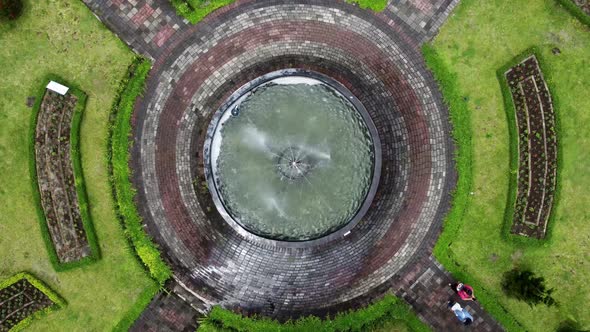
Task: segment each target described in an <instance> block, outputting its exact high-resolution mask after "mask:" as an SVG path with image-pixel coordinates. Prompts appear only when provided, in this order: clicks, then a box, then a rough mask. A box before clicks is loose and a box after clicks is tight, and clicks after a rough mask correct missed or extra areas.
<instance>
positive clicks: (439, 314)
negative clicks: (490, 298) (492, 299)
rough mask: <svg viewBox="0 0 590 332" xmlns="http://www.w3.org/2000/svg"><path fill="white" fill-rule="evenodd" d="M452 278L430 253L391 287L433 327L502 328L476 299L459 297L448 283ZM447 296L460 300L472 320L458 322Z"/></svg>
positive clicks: (465, 328)
mask: <svg viewBox="0 0 590 332" xmlns="http://www.w3.org/2000/svg"><path fill="white" fill-rule="evenodd" d="M455 282H456V280H454V279H453V278H452V277H451V275H450V274H449V273H448V272H447V271H446V270H445V269H444V268H443V267H442V265H440V264H439V263H438V262H437V261H436V260H435V259H434V258H433V257H423V258H422V259H421V260H420V263H419V264H416V265H415V266H413V267H412V268H411V269H410V270H409V271H407V273H406V274H405V275H404V276H403V277H402V279H401V280H400V281H399V283H397V284H396V287H395V288H394V289H396V290H395V294H396V295H397V296H399V297H401V298H403V299H405V300H406V301H407V302H408V303H409V304H410V305H411V306H412V307H413V308H414V310H415V312H416V314H417V315H418V317H420V319H422V320H423V321H426V322H428V324H429V325H430V326H432V328H433V330H434V331H469V330H473V331H503V329H502V327H501V326H500V325H499V324H498V323H497V322H496V321H494V319H493V318H492V317H491V316H490V315H488V314H487V313H486V312H485V311H484V310H483V309H482V308H481V306H480V305H479V304H478V303H477V302H465V301H461V299H460V298H459V296H458V295H456V294H455V292H454V291H453V290H452V289H451V288H450V287H449V286H448V285H449V284H450V283H451V284H452V283H455ZM475 291H476V292H477V290H475ZM476 296H477V294H476ZM449 299H452V300H453V301H456V302H459V303H460V304H461V306H462V307H464V308H466V309H467V310H468V311H469V313H471V315H472V316H473V318H474V322H473V324H471V325H470V326H463V325H461V324H460V323H459V321H458V320H457V318H456V317H455V315H454V314H453V313H452V312H451V311H450V310H449V309H448V308H447V302H448V301H449Z"/></svg>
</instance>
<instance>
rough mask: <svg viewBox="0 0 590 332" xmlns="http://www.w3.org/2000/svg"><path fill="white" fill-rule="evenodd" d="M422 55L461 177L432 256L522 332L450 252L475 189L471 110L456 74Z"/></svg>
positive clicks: (432, 54)
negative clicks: (442, 106) (444, 112)
mask: <svg viewBox="0 0 590 332" xmlns="http://www.w3.org/2000/svg"><path fill="white" fill-rule="evenodd" d="M422 54H423V55H424V59H425V61H426V65H427V66H428V67H429V68H430V70H431V72H432V73H433V75H434V78H435V79H436V81H437V82H438V83H439V87H440V89H441V92H442V95H443V99H444V101H445V103H446V104H447V106H448V108H449V115H450V118H451V122H452V124H453V131H452V135H453V139H454V141H455V146H456V150H455V163H456V169H457V173H458V179H457V187H456V188H455V191H454V193H453V204H452V207H451V209H450V211H449V213H448V214H447V216H446V218H445V222H444V231H443V232H442V233H441V235H440V237H439V238H438V241H437V242H436V245H435V247H434V249H433V254H434V256H435V257H436V258H437V259H438V261H439V262H441V263H442V264H443V265H444V266H445V267H446V268H447V269H448V270H449V271H450V272H451V273H452V274H453V276H454V277H455V278H457V279H459V280H462V281H463V282H466V283H468V284H470V285H472V286H474V288H477V291H478V296H477V298H478V301H479V302H480V303H481V304H482V306H483V307H485V309H486V310H487V311H488V312H489V313H490V314H492V315H493V316H494V318H496V319H497V320H498V321H500V323H502V325H503V326H504V328H506V330H508V331H523V330H524V327H523V326H522V325H521V324H520V323H519V322H518V321H517V320H516V318H515V317H514V316H512V315H511V314H510V313H509V312H508V311H507V310H506V309H505V308H504V307H503V306H502V305H501V304H500V303H499V302H498V301H497V300H496V298H495V296H494V295H493V294H491V293H490V292H489V291H488V290H487V289H486V287H484V285H483V284H481V283H480V282H479V281H478V280H475V279H474V278H473V277H472V276H471V275H470V274H469V273H467V272H466V271H465V269H464V267H462V266H461V264H460V263H459V261H458V260H457V259H456V257H455V256H454V255H453V252H452V251H451V250H450V249H449V248H450V246H451V244H452V242H453V240H454V239H456V238H457V234H458V233H459V230H460V228H461V227H462V226H463V224H464V218H463V215H464V214H465V209H466V207H467V206H468V205H469V203H470V201H471V197H470V196H471V195H470V194H469V193H470V192H471V190H472V188H473V169H472V164H473V142H472V137H473V132H472V127H471V110H470V109H469V107H468V106H467V99H466V98H464V97H463V96H462V95H461V92H460V90H459V87H458V86H457V74H456V73H454V72H452V71H450V69H449V68H448V66H447V64H446V63H445V62H444V60H443V59H442V58H441V57H440V56H439V55H438V53H437V52H436V50H435V49H434V48H433V47H432V46H431V45H430V44H424V45H423V46H422Z"/></svg>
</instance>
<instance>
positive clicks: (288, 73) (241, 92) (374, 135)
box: [203, 68, 381, 248]
mask: <svg viewBox="0 0 590 332" xmlns="http://www.w3.org/2000/svg"><path fill="white" fill-rule="evenodd" d="M297 76H298V77H305V78H312V79H315V80H318V81H320V82H321V83H323V84H326V85H327V86H329V87H330V88H332V89H334V90H336V91H337V92H338V93H340V95H341V97H342V98H344V99H346V100H347V101H349V102H350V103H351V104H352V105H353V107H354V108H355V110H356V111H357V112H358V113H359V114H360V115H361V117H362V119H363V121H364V123H365V125H366V127H367V129H368V130H369V135H370V137H371V140H372V143H373V153H374V157H373V159H374V160H373V174H372V177H371V185H370V187H369V190H368V192H367V194H366V195H365V198H364V201H363V203H362V204H361V206H360V207H359V208H358V210H357V211H356V213H355V214H354V215H353V217H352V218H350V220H349V221H348V222H347V223H345V224H344V225H342V226H341V227H339V228H338V229H336V230H334V231H332V232H330V233H327V234H325V235H321V236H319V237H316V238H312V239H308V240H277V239H273V238H270V237H265V236H262V235H259V234H256V233H254V232H252V231H250V230H248V229H247V228H246V227H244V226H242V225H241V224H240V223H239V222H237V221H236V220H235V219H234V218H233V217H232V216H231V214H230V213H229V212H228V211H227V209H226V207H225V204H224V203H223V200H222V199H221V197H220V194H219V191H218V189H217V184H216V183H215V177H214V176H213V170H212V169H211V167H212V163H211V144H212V142H213V137H214V135H215V133H216V132H217V127H218V126H219V122H220V120H221V118H222V117H223V115H224V114H225V113H226V112H228V111H229V109H230V108H231V107H230V106H233V105H234V104H235V103H236V102H237V101H238V100H239V99H241V98H243V97H245V96H247V94H249V93H250V92H252V91H253V90H255V89H256V88H258V87H260V86H261V85H263V84H265V83H268V82H269V81H272V80H275V79H278V78H283V77H297ZM203 164H204V171H205V179H206V181H207V186H208V189H209V193H210V194H211V197H212V199H213V203H214V204H215V207H216V208H217V211H218V212H219V214H220V215H221V216H222V217H223V219H224V220H225V221H226V222H227V224H228V225H230V226H231V227H232V228H233V229H234V230H235V231H236V232H237V233H238V234H240V235H241V236H243V237H244V238H246V239H248V240H251V241H253V242H256V243H260V244H263V245H267V246H271V247H290V248H298V247H309V246H313V245H319V244H324V243H327V242H330V241H332V240H335V239H337V238H341V237H345V236H348V235H349V234H350V233H351V231H352V229H353V228H354V227H355V226H356V225H357V224H358V223H359V222H360V221H361V219H362V218H363V217H364V216H365V214H366V213H367V211H368V210H369V208H370V206H371V204H372V202H373V198H375V194H376V192H377V187H378V185H379V179H380V177H381V140H380V138H379V133H378V131H377V127H376V126H375V123H374V122H373V119H372V118H371V116H370V114H369V112H368V111H367V110H366V108H365V106H364V105H363V104H362V102H361V101H360V100H359V99H358V98H356V96H354V95H353V94H352V92H351V91H350V90H349V89H348V88H346V87H345V86H344V85H343V84H341V83H340V82H338V81H336V80H335V79H333V78H331V77H329V76H326V75H324V74H322V73H319V72H316V71H312V70H307V69H300V68H289V69H282V70H276V71H273V72H270V73H267V74H264V75H262V76H259V77H257V78H255V79H253V80H251V81H249V82H248V83H246V84H245V85H243V86H241V87H240V88H239V89H237V90H235V91H234V92H233V93H232V94H231V96H230V97H229V98H228V99H227V100H226V101H225V102H224V103H223V104H222V105H221V107H219V109H217V111H215V113H214V115H213V118H212V119H211V121H210V122H209V125H208V127H207V134H206V138H205V143H204V147H203Z"/></svg>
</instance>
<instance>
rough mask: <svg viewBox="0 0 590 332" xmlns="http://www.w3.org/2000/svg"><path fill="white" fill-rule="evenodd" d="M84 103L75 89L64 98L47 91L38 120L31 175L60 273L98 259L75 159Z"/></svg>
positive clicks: (83, 98)
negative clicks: (34, 181) (67, 268)
mask: <svg viewBox="0 0 590 332" xmlns="http://www.w3.org/2000/svg"><path fill="white" fill-rule="evenodd" d="M85 98H86V96H85V95H84V94H83V93H81V92H80V91H78V90H77V89H71V90H70V92H69V93H68V94H66V95H65V96H62V95H59V94H57V93H55V92H53V91H50V90H46V91H45V93H44V95H43V98H42V100H41V104H40V105H39V108H38V114H37V117H36V125H35V142H34V151H35V167H36V169H35V170H36V175H37V184H38V190H39V197H40V203H41V206H42V208H43V212H44V217H45V218H44V219H45V223H44V225H43V229H44V231H46V232H47V233H48V234H45V235H46V237H48V238H49V241H50V242H51V243H50V244H51V246H50V248H49V252H50V257H51V258H52V261H53V263H54V265H55V266H56V268H58V269H61V268H64V267H67V266H72V264H74V265H76V263H79V262H82V261H87V260H93V259H95V258H96V255H98V252H97V251H98V249H97V245H96V243H95V240H94V233H93V231H92V229H91V226H90V220H89V218H90V216H89V213H88V207H87V199H86V192H85V189H84V186H83V183H82V174H81V167H80V160H79V158H80V156H79V146H78V141H79V140H78V135H79V124H80V120H81V112H82V108H83V106H84V103H85ZM88 228H90V229H88Z"/></svg>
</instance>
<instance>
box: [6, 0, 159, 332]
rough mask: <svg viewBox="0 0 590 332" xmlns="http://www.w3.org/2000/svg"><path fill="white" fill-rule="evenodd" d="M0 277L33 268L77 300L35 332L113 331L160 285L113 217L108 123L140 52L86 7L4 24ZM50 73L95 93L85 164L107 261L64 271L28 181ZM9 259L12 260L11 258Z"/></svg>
mask: <svg viewBox="0 0 590 332" xmlns="http://www.w3.org/2000/svg"><path fill="white" fill-rule="evenodd" d="M0 45H2V47H0V63H1V64H2V66H0V77H2V81H1V83H0V183H1V184H2V185H1V186H0V234H2V236H0V253H2V259H1V260H0V280H2V279H5V278H7V277H9V276H11V275H13V274H15V273H17V272H20V271H30V272H31V273H33V274H35V275H37V276H38V277H39V278H40V279H41V280H43V281H44V282H45V283H47V284H48V285H49V286H50V287H51V288H52V289H54V290H55V291H56V292H58V293H59V294H60V295H62V296H63V298H65V299H66V300H67V301H68V305H67V306H66V307H64V308H63V309H60V310H59V311H56V312H53V313H51V314H50V315H47V316H45V317H44V318H43V319H42V320H35V321H33V322H32V324H31V325H30V326H29V327H28V330H30V331H105V330H109V331H110V330H112V329H113V327H114V326H115V325H116V324H117V322H119V321H120V320H121V319H123V318H124V317H125V315H126V314H127V313H128V311H129V310H130V308H132V307H133V305H134V304H135V302H136V301H137V300H138V299H139V298H140V296H141V295H142V294H143V293H144V291H145V289H146V288H149V287H152V286H153V284H154V282H153V281H152V280H151V278H149V276H147V275H146V273H145V271H144V269H143V267H142V266H141V264H139V263H138V261H137V259H136V258H135V257H134V254H133V251H132V249H130V248H129V244H128V242H127V240H126V238H125V236H124V234H123V231H122V229H121V225H120V224H119V222H118V221H117V217H116V215H115V212H114V204H113V200H112V196H111V188H110V186H109V183H108V171H107V160H106V149H107V134H108V118H109V113H110V106H111V105H112V103H113V100H114V97H115V95H116V93H117V87H118V84H119V81H120V79H121V77H122V75H123V73H124V72H125V70H126V68H127V66H128V65H129V63H131V62H132V60H133V57H134V55H133V54H132V52H131V51H129V50H128V49H127V48H126V46H125V45H124V44H123V43H122V42H121V41H119V40H118V39H117V38H116V36H114V35H113V34H112V33H110V32H109V31H108V30H106V28H104V26H103V25H102V24H101V23H100V22H99V21H98V20H96V18H95V17H94V16H93V15H92V13H91V12H90V11H89V10H88V9H87V8H86V7H85V6H84V4H83V3H82V2H81V1H67V0H54V1H27V2H25V12H24V14H23V16H22V17H21V18H19V20H17V21H15V22H11V23H10V24H3V25H0ZM49 73H55V74H57V75H59V76H61V77H64V78H66V79H67V80H68V81H71V82H76V83H77V84H78V85H79V87H80V89H82V90H83V91H85V92H86V93H87V94H88V102H87V105H86V110H85V113H84V117H83V119H82V122H81V130H80V133H81V136H80V146H81V157H82V163H81V165H82V168H83V170H84V179H85V183H86V189H87V193H88V203H89V207H90V214H91V215H92V218H93V222H94V226H95V230H96V233H97V234H96V235H97V237H98V239H100V243H99V244H100V251H101V254H102V255H101V257H102V258H101V260H99V261H97V262H95V263H93V264H91V265H87V266H83V267H79V268H77V269H75V270H70V271H66V272H59V273H57V272H55V270H54V269H53V267H52V265H51V263H50V259H49V256H48V253H47V250H46V248H45V245H44V243H43V239H42V236H41V231H40V228H39V222H38V219H37V216H36V212H35V203H34V200H33V192H32V186H31V181H32V179H31V177H30V175H29V168H28V165H29V144H28V143H29V138H30V137H29V134H30V132H29V126H30V121H31V117H32V113H33V111H32V109H30V108H27V107H26V105H25V101H26V98H27V97H28V96H37V97H38V86H39V85H40V84H42V81H43V80H44V79H45V77H46V76H47V75H48V74H49ZM7 253H10V254H7Z"/></svg>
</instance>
